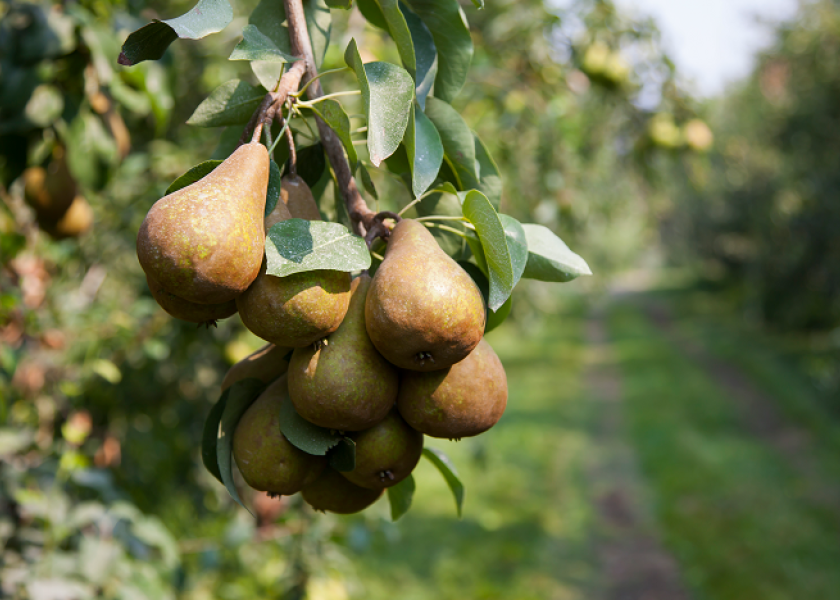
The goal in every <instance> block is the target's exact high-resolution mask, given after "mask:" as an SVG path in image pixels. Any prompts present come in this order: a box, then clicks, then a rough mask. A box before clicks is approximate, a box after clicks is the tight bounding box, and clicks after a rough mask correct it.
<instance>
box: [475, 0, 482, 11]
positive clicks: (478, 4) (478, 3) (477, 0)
mask: <svg viewBox="0 0 840 600" xmlns="http://www.w3.org/2000/svg"><path fill="white" fill-rule="evenodd" d="M472 3H473V6H475V7H476V8H477V9H478V10H481V9H483V8H484V0H472Z"/></svg>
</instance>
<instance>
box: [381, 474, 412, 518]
mask: <svg viewBox="0 0 840 600" xmlns="http://www.w3.org/2000/svg"><path fill="white" fill-rule="evenodd" d="M415 489H417V485H416V484H415V483H414V476H413V475H410V474H409V476H408V477H406V478H405V479H403V480H402V481H400V482H399V483H398V484H397V485H392V486H391V487H389V488H388V502H390V503H391V520H392V521H396V520H397V519H399V518H400V517H401V516H403V515H404V514H405V513H407V512H408V509H409V508H411V500H412V498H414V490H415Z"/></svg>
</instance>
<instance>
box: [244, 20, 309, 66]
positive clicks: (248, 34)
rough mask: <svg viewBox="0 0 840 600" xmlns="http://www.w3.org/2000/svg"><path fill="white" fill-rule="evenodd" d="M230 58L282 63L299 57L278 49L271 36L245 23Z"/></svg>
mask: <svg viewBox="0 0 840 600" xmlns="http://www.w3.org/2000/svg"><path fill="white" fill-rule="evenodd" d="M230 60H263V61H267V62H274V63H281V64H283V63H289V62H294V61H296V60H300V59H298V58H295V57H294V56H292V55H291V54H288V53H287V52H283V51H282V50H280V48H278V47H277V45H276V44H275V43H274V42H272V41H271V38H269V37H268V36H267V35H265V34H263V33H262V32H261V31H260V30H259V29H257V27H256V26H255V25H246V26H245V27H244V28H243V29H242V41H240V42H239V43H238V44H236V47H235V48H234V49H233V52H231V54H230Z"/></svg>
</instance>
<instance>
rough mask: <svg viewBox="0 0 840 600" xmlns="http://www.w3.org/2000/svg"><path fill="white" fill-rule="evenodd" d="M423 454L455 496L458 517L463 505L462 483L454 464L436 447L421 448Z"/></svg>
mask: <svg viewBox="0 0 840 600" xmlns="http://www.w3.org/2000/svg"><path fill="white" fill-rule="evenodd" d="M423 456H425V457H426V458H427V459H429V461H430V462H431V463H432V464H433V465H434V466H435V467H436V468H437V470H438V471H440V474H441V475H443V478H444V479H445V480H446V484H447V485H448V486H449V489H450V490H452V495H453V496H454V497H455V506H456V507H457V510H458V517H459V518H460V517H461V509H462V508H463V506H464V484H463V483H461V479H460V477H458V471H457V470H456V469H455V465H454V464H452V461H451V460H449V457H448V456H446V454H444V453H443V452H441V451H440V450H438V449H437V448H428V447H427V448H423Z"/></svg>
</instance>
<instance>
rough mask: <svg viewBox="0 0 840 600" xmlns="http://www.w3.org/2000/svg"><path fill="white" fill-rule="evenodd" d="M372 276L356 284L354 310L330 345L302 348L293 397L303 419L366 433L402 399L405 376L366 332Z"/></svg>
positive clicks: (292, 370)
mask: <svg viewBox="0 0 840 600" xmlns="http://www.w3.org/2000/svg"><path fill="white" fill-rule="evenodd" d="M369 287H370V276H369V275H367V274H364V275H361V276H359V277H357V278H356V279H354V280H353V282H352V284H351V293H352V296H351V299H350V306H349V308H348V309H347V314H346V315H345V317H344V320H343V321H342V322H341V325H340V326H339V327H338V329H337V330H336V331H335V333H332V334H331V335H330V336H329V343H328V344H326V345H320V346H318V347H314V346H312V345H310V346H306V347H304V348H298V349H296V350H295V351H294V354H292V359H291V362H290V364H289V395H290V397H291V399H292V402H293V403H294V405H295V408H296V409H297V411H298V413H299V414H300V416H302V417H303V418H304V419H306V420H307V421H309V422H311V423H315V425H320V426H321V427H327V428H329V429H338V430H339V431H360V430H362V429H367V428H369V427H372V426H373V425H375V424H376V423H378V422H379V421H381V420H382V419H384V418H385V416H386V415H387V414H388V412H389V411H390V410H391V408H392V407H393V406H394V401H395V400H396V398H397V388H398V384H399V375H398V374H397V371H396V369H395V368H394V367H393V366H391V364H390V363H389V362H388V361H386V360H385V359H384V358H382V355H381V354H379V352H377V350H376V348H375V347H374V346H373V344H372V343H371V341H370V338H368V335H367V331H366V329H365V297H366V296H367V291H368V288H369Z"/></svg>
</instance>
